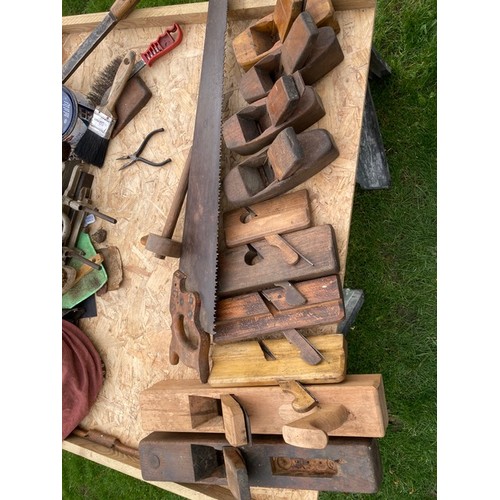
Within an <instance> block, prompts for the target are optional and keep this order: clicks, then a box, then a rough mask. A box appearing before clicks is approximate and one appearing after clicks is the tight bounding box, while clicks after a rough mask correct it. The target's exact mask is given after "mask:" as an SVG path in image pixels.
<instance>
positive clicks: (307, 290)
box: [213, 275, 345, 344]
mask: <svg viewBox="0 0 500 500" xmlns="http://www.w3.org/2000/svg"><path fill="white" fill-rule="evenodd" d="M293 286H294V287H296V288H297V290H298V292H299V293H300V294H301V295H302V296H303V297H304V298H305V304H303V305H300V306H294V305H291V304H289V303H288V302H287V300H286V298H285V294H284V293H283V289H282V288H273V289H269V290H264V291H263V292H261V293H258V292H254V293H250V294H245V295H240V296H238V297H230V298H228V299H222V300H219V301H218V303H217V314H216V323H215V334H214V336H213V340H214V342H215V343H217V344H224V343H230V342H238V341H241V340H249V339H257V338H264V337H266V336H268V335H269V334H273V333H276V332H281V331H283V330H289V329H295V328H307V327H312V326H317V325H326V324H331V323H337V322H338V321H341V320H342V319H344V317H345V311H344V305H343V300H342V296H341V294H340V290H339V280H338V276H336V275H333V276H327V277H323V278H317V279H313V280H309V281H303V282H299V283H295V284H294V285H293Z"/></svg>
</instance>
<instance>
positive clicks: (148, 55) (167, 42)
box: [141, 23, 182, 66]
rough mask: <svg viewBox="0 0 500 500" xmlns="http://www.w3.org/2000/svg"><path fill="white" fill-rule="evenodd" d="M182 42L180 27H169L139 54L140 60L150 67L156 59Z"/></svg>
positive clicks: (176, 25) (175, 25)
mask: <svg viewBox="0 0 500 500" xmlns="http://www.w3.org/2000/svg"><path fill="white" fill-rule="evenodd" d="M181 41H182V30H181V27H180V26H179V25H178V24H177V23H175V24H173V25H172V26H169V27H168V28H167V29H166V30H165V31H164V32H163V34H161V35H160V36H159V37H158V38H157V39H156V40H155V41H154V42H152V43H151V44H150V45H149V47H148V48H147V49H146V50H145V51H144V52H141V57H142V60H143V61H144V62H145V63H146V64H147V65H148V66H151V65H152V64H153V63H154V62H155V61H156V60H157V59H158V58H160V57H161V56H163V55H165V54H166V53H167V52H170V51H171V50H172V49H175V47H177V45H179V44H180V43H181Z"/></svg>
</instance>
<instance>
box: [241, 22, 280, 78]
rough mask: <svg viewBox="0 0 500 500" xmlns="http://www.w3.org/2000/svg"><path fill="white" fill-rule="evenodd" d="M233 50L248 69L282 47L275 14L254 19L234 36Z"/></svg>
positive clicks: (242, 65) (244, 68)
mask: <svg viewBox="0 0 500 500" xmlns="http://www.w3.org/2000/svg"><path fill="white" fill-rule="evenodd" d="M232 43H233V50H234V55H235V57H236V61H237V63H238V64H239V66H240V67H241V68H242V69H243V70H244V71H248V70H249V69H250V68H251V67H252V66H253V65H254V64H255V63H256V62H257V61H259V60H260V59H262V58H263V57H265V56H266V55H267V54H269V53H271V52H272V51H273V50H275V49H278V48H279V47H281V41H280V39H279V35H278V31H277V29H276V25H275V23H274V18H273V14H272V13H271V14H268V15H267V16H265V17H263V18H261V19H259V20H256V21H254V22H253V23H252V24H251V25H250V26H249V27H248V28H247V29H246V30H244V31H243V32H241V33H240V34H239V35H237V36H235V37H234V38H233V42H232Z"/></svg>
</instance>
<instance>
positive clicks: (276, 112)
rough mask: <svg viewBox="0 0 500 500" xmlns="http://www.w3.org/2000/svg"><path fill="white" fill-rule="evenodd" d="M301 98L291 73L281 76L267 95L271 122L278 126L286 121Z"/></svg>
mask: <svg viewBox="0 0 500 500" xmlns="http://www.w3.org/2000/svg"><path fill="white" fill-rule="evenodd" d="M299 99H300V95H299V92H298V90H297V87H296V85H295V81H294V79H293V78H292V77H291V76H290V75H283V76H282V77H281V78H279V79H278V81H277V82H276V83H275V84H274V85H273V88H272V89H271V91H270V92H269V95H268V97H267V112H268V114H269V119H270V120H271V124H272V125H274V126H278V125H281V124H282V123H285V121H286V119H287V118H289V117H290V115H291V114H292V113H293V112H294V111H295V108H296V107H297V103H298V102H299Z"/></svg>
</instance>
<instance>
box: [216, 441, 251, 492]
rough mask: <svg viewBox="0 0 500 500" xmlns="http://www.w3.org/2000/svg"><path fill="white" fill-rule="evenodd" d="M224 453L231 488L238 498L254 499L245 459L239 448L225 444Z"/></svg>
mask: <svg viewBox="0 0 500 500" xmlns="http://www.w3.org/2000/svg"><path fill="white" fill-rule="evenodd" d="M222 455H223V457H224V466H225V469H226V479H227V485H228V486H229V490H230V491H231V493H232V494H233V496H234V498H236V499H237V500H252V496H251V495H250V486H249V484H248V474H247V468H246V465H245V460H243V457H242V455H241V452H240V451H239V450H238V448H233V447H232V446H223V447H222Z"/></svg>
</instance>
